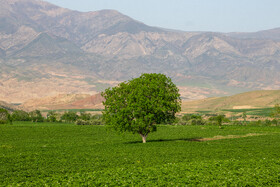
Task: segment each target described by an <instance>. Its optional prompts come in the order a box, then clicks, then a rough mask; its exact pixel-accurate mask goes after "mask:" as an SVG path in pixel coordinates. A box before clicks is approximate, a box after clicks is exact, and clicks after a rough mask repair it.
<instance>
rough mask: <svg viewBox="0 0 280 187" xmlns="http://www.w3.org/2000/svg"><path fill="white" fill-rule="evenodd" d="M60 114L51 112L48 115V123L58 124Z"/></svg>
mask: <svg viewBox="0 0 280 187" xmlns="http://www.w3.org/2000/svg"><path fill="white" fill-rule="evenodd" d="M57 117H58V113H56V112H54V111H49V112H48V114H47V121H48V122H57Z"/></svg>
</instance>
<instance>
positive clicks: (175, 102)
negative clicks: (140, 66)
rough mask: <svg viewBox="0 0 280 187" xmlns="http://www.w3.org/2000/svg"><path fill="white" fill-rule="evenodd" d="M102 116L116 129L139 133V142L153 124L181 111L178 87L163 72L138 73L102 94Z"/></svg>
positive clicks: (173, 118)
mask: <svg viewBox="0 0 280 187" xmlns="http://www.w3.org/2000/svg"><path fill="white" fill-rule="evenodd" d="M102 96H103V97H104V98H105V101H104V102H103V105H104V106H105V109H104V111H103V119H104V121H105V123H106V125H110V126H112V127H113V128H114V129H115V130H117V131H119V132H125V131H128V132H132V133H138V134H140V135H141V137H142V140H143V143H145V142H146V137H147V135H148V134H149V133H150V132H153V131H156V124H161V123H170V122H172V121H174V120H175V114H176V112H179V111H180V110H181V99H180V94H179V90H178V88H177V87H176V85H175V84H174V83H173V82H172V81H171V79H170V78H168V77H166V76H165V75H164V74H156V73H151V74H142V75H141V76H140V77H139V78H134V79H132V80H130V81H127V82H122V83H120V84H119V85H118V86H116V87H113V88H108V89H106V90H105V92H103V93H102Z"/></svg>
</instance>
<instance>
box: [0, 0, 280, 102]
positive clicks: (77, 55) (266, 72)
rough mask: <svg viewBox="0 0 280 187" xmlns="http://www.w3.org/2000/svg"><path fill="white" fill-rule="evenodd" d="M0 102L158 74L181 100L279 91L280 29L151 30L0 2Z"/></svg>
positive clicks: (111, 14)
mask: <svg viewBox="0 0 280 187" xmlns="http://www.w3.org/2000/svg"><path fill="white" fill-rule="evenodd" d="M0 3H1V7H0V100H4V101H7V102H14V103H22V102H25V101H27V100H29V99H34V98H40V97H46V96H53V95H57V94H73V93H81V94H91V95H93V94H96V93H97V92H100V91H102V90H104V89H105V88H107V87H110V86H114V85H117V84H118V83H119V82H120V81H125V80H129V79H132V78H134V77H137V76H139V75H140V74H141V73H151V72H157V73H164V74H166V75H167V76H169V77H171V78H172V80H173V81H174V82H175V83H176V84H177V85H178V87H179V89H180V92H181V95H182V98H183V99H202V98H205V97H208V96H222V95H230V94H234V93H240V92H243V91H249V90H256V89H280V74H279V71H280V58H279V57H280V28H275V29H272V30H266V31H259V32H256V33H215V32H184V31H176V30H169V29H163V28H157V27H151V26H148V25H145V24H144V23H141V22H139V21H136V20H134V19H132V18H130V17H128V16H126V15H123V14H121V13H119V12H117V11H115V10H101V11H95V12H78V11H73V10H69V9H65V8H61V7H58V6H55V5H53V4H50V3H47V2H45V1H40V0H0Z"/></svg>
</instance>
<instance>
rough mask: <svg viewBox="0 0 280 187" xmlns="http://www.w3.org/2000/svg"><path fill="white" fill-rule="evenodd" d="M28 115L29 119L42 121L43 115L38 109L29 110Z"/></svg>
mask: <svg viewBox="0 0 280 187" xmlns="http://www.w3.org/2000/svg"><path fill="white" fill-rule="evenodd" d="M29 115H30V119H31V120H32V121H33V122H44V117H43V116H42V114H41V111H40V110H34V111H32V112H30V113H29Z"/></svg>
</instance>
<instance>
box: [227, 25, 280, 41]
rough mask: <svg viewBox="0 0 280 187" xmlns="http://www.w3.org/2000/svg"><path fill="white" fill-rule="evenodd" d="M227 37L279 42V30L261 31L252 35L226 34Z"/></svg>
mask: <svg viewBox="0 0 280 187" xmlns="http://www.w3.org/2000/svg"><path fill="white" fill-rule="evenodd" d="M228 35H229V36H232V37H236V38H243V39H244V38H251V39H252V38H254V39H265V40H267V39H268V40H278V41H279V40H280V28H274V29H270V30H263V31H258V32H253V33H228Z"/></svg>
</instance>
